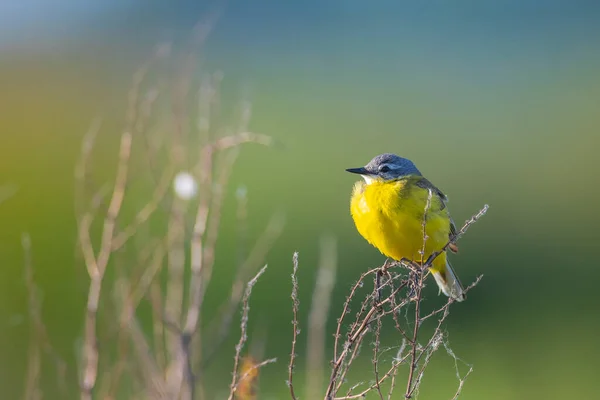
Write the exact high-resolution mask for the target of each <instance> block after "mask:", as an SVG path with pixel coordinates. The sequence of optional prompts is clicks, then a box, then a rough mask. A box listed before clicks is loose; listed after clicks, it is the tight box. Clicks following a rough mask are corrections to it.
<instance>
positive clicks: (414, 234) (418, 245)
mask: <svg viewBox="0 0 600 400" xmlns="http://www.w3.org/2000/svg"><path fill="white" fill-rule="evenodd" d="M346 171H348V172H351V173H353V174H358V175H361V176H362V178H363V179H362V180H359V181H357V182H356V183H355V184H354V188H353V190H352V197H351V199H350V213H351V215H352V219H353V220H354V224H355V225H356V229H357V230H358V232H359V233H360V234H361V235H362V236H363V237H364V238H365V239H366V240H367V242H369V243H370V244H371V245H373V246H374V247H375V248H377V249H378V250H379V251H380V252H381V253H382V254H383V255H385V256H386V257H389V258H391V259H393V260H396V261H402V260H404V259H408V260H411V261H413V262H416V263H421V262H423V261H424V260H427V259H428V257H429V256H430V255H431V254H432V253H434V252H437V251H441V253H440V254H439V255H438V256H437V257H436V258H435V259H434V260H433V263H432V264H431V266H430V267H429V271H430V272H431V274H432V275H433V277H434V278H435V281H436V283H437V285H438V287H439V289H440V291H441V292H443V293H444V294H445V295H446V296H448V297H450V298H452V299H454V300H456V301H463V300H464V299H465V298H466V296H465V293H464V288H463V286H462V284H461V282H460V280H459V278H458V276H457V275H456V272H454V269H453V268H452V266H451V265H450V262H449V261H448V257H447V250H450V251H452V252H454V253H456V252H458V247H457V246H456V245H455V244H454V243H452V242H451V239H452V238H453V237H454V236H455V235H456V233H457V230H456V225H455V224H454V221H453V220H452V217H451V216H450V212H449V211H448V206H447V202H448V198H447V197H446V195H445V194H444V193H442V191H441V190H439V189H438V188H437V187H435V186H434V185H433V184H432V183H431V182H430V181H429V180H427V179H426V178H425V177H424V176H423V175H422V174H421V172H420V171H419V170H418V169H417V167H416V165H415V164H414V163H413V162H412V161H410V160H409V159H406V158H403V157H400V156H398V155H396V154H391V153H384V154H380V155H378V156H375V157H374V158H373V159H372V160H371V161H369V163H368V164H367V165H365V166H364V167H360V168H348V169H346ZM428 204H429V207H428V206H427V205H428ZM426 209H427V212H426ZM424 214H425V216H426V219H425V233H424V232H423V224H424V222H423V217H424ZM424 241H425V247H424V249H425V251H424V252H423V242H424ZM448 243H450V244H449V245H447V244H448ZM421 253H423V254H421Z"/></svg>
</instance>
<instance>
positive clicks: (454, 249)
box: [416, 178, 458, 253]
mask: <svg viewBox="0 0 600 400" xmlns="http://www.w3.org/2000/svg"><path fill="white" fill-rule="evenodd" d="M416 185H417V186H419V187H421V188H423V189H431V190H432V191H433V193H435V194H436V195H437V196H438V197H439V198H440V202H441V204H442V206H441V208H440V210H443V209H445V208H446V203H447V202H448V197H447V196H446V195H445V194H444V193H443V192H442V191H441V190H440V189H438V188H437V187H435V185H434V184H433V183H431V182H430V181H429V180H428V179H426V178H421V179H419V180H418V181H417V182H416ZM448 218H449V219H450V233H449V235H448V239H450V240H452V239H453V238H454V236H456V233H457V230H456V225H455V224H454V220H453V219H452V217H451V216H450V212H448ZM448 249H450V251H452V252H453V253H458V246H457V245H456V244H455V243H451V244H450V245H449V246H448Z"/></svg>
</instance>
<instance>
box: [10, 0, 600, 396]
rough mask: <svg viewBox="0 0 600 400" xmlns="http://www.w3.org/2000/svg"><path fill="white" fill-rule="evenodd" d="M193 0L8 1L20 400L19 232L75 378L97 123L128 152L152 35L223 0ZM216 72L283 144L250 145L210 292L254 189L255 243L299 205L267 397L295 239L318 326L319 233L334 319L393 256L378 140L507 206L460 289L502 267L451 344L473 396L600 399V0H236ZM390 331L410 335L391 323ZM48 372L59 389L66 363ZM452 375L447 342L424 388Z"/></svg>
mask: <svg viewBox="0 0 600 400" xmlns="http://www.w3.org/2000/svg"><path fill="white" fill-rule="evenodd" d="M197 3H199V2H197V1H170V2H168V1H158V0H154V1H135V0H128V1H106V0H104V1H99V0H97V1H91V0H90V1H87V2H74V1H68V0H62V1H60V0H53V1H49V2H43V1H41V0H37V1H36V0H28V1H21V2H19V1H16V0H14V1H12V0H10V1H4V2H3V4H2V5H0V185H5V186H13V187H15V188H17V189H18V192H17V193H16V194H15V195H14V196H13V197H11V198H10V199H8V200H6V201H4V202H3V203H2V204H0V264H1V268H0V389H1V390H2V397H3V398H6V399H13V398H19V397H20V396H21V394H22V389H23V384H22V382H23V378H24V373H25V368H26V362H27V358H26V354H27V353H26V350H27V340H28V336H27V335H28V332H29V325H28V322H27V302H26V298H27V293H26V290H25V287H24V284H23V278H22V276H23V267H22V265H23V254H22V249H21V247H20V237H21V234H22V233H23V232H29V233H30V234H31V238H32V242H33V258H34V264H35V279H36V280H37V282H38V284H39V285H40V288H41V290H42V292H43V295H44V303H43V317H44V321H45V322H46V324H47V327H48V331H49V335H50V338H51V341H52V343H53V344H54V345H55V347H56V349H57V351H59V352H60V354H61V355H62V356H64V357H65V358H66V359H67V360H68V361H69V364H70V368H71V373H73V372H74V371H75V364H74V359H75V354H76V352H75V349H76V344H77V338H78V337H80V336H81V326H82V321H83V316H84V299H85V289H86V279H85V274H84V270H83V265H82V264H81V261H80V258H79V257H78V256H77V251H76V249H77V247H76V225H75V218H74V211H73V209H74V204H73V193H74V182H73V181H74V179H73V169H74V164H75V161H76V158H77V155H78V150H79V146H80V140H81V138H82V136H83V134H84V133H85V131H86V130H87V128H88V126H89V125H90V122H91V121H92V119H93V118H94V117H96V116H102V117H103V118H104V119H105V124H104V128H103V130H102V134H101V137H102V141H103V142H104V143H108V145H107V146H106V148H107V149H111V147H110V146H111V145H110V143H113V144H114V143H116V140H117V135H118V134H119V128H120V126H121V122H122V120H123V117H124V112H125V104H126V96H127V90H128V88H129V82H130V81H131V75H132V73H133V72H134V71H135V69H136V68H137V67H138V65H139V64H140V63H141V62H142V61H143V60H145V59H147V57H148V56H149V55H150V54H151V53H152V51H153V48H154V46H155V45H156V43H160V42H165V41H169V42H170V41H173V42H174V43H175V44H176V46H175V47H177V44H181V43H185V39H186V38H187V37H189V35H190V32H191V29H192V26H193V25H194V23H195V22H196V21H197V20H198V19H199V18H200V17H202V16H203V15H204V14H205V12H206V10H207V9H209V5H208V4H204V3H202V2H200V3H201V4H199V5H198V4H197ZM201 65H202V67H203V68H205V70H214V69H220V70H222V71H223V72H224V74H225V85H226V90H227V91H228V93H229V95H228V99H230V100H231V104H232V105H233V104H235V103H234V101H235V100H238V99H240V98H242V95H248V97H249V99H250V100H251V101H252V104H253V118H252V122H251V127H252V130H254V131H258V132H262V133H266V134H269V135H272V136H273V137H275V138H276V139H278V140H279V141H281V142H282V143H284V144H285V149H266V148H262V147H256V146H248V147H247V148H246V149H245V151H243V154H242V156H241V158H240V160H239V164H238V167H237V168H236V169H235V171H234V174H233V177H232V182H231V183H232V184H231V187H230V188H231V194H230V196H229V197H228V200H227V202H226V207H228V208H226V209H225V215H226V217H225V224H224V225H223V227H222V236H221V238H220V241H219V247H218V253H217V266H216V271H217V272H215V281H214V285H215V286H214V287H215V288H216V289H213V290H215V291H216V292H213V293H212V294H211V296H212V297H211V298H212V299H213V300H211V301H215V302H216V299H217V298H218V297H219V296H218V291H219V290H221V289H222V290H226V288H227V287H228V285H229V280H230V279H231V277H230V276H228V274H229V273H230V268H229V265H230V261H231V260H230V255H228V251H227V250H228V249H229V248H230V247H231V246H232V243H233V238H234V236H235V232H236V229H235V226H234V223H233V218H231V217H228V216H227V215H231V214H232V213H233V208H232V207H233V205H234V203H233V200H232V198H233V191H234V190H235V188H236V187H238V186H240V185H244V186H246V187H247V189H248V196H249V214H250V217H249V220H248V224H249V234H250V236H251V237H254V236H255V235H258V233H259V232H260V231H261V230H262V229H263V227H264V225H265V223H266V221H267V220H268V218H269V216H270V215H271V212H272V210H273V209H283V210H284V211H285V213H286V215H287V223H286V228H285V232H284V234H283V236H282V237H281V238H280V239H279V240H278V242H277V244H276V246H275V247H274V249H273V250H272V251H271V252H270V254H269V256H268V259H267V261H268V263H269V266H270V269H269V270H268V272H267V274H266V275H265V276H264V277H263V279H262V280H261V281H260V282H259V283H258V285H257V290H256V291H255V294H254V297H253V299H252V315H251V318H252V321H253V323H251V328H252V327H254V326H256V324H258V323H263V324H264V323H266V324H267V326H268V344H267V346H266V349H265V351H266V352H265V354H266V356H269V357H271V356H277V357H279V358H280V361H279V363H280V365H278V366H276V367H273V366H270V367H266V368H265V369H264V370H263V372H262V377H261V393H263V395H265V398H272V399H279V398H287V397H286V395H285V393H286V392H287V388H286V386H285V379H286V376H285V375H286V374H285V373H284V371H283V365H282V364H283V363H285V362H286V361H285V359H286V358H287V354H288V353H289V343H290V333H291V326H290V319H291V310H290V301H289V291H290V284H289V274H290V271H291V256H292V252H293V251H294V250H298V251H299V252H300V260H301V263H300V265H301V271H300V275H299V279H300V285H301V288H300V295H301V299H302V304H301V311H302V322H303V323H305V321H306V317H307V314H308V306H309V304H310V301H309V300H310V295H311V291H312V285H313V282H314V279H315V271H316V264H317V260H318V242H319V238H320V237H321V236H322V235H323V234H333V235H335V236H336V237H337V238H338V248H339V271H338V280H337V283H336V287H335V291H334V298H333V302H332V309H333V313H334V314H338V313H339V311H340V308H341V304H342V302H343V299H344V298H345V295H346V293H347V290H348V288H349V286H350V284H351V283H353V282H354V281H355V280H356V279H357V277H358V276H359V274H360V272H361V271H363V270H365V269H367V268H369V267H373V266H375V265H378V264H379V263H381V262H382V261H383V258H382V256H381V255H380V254H379V253H378V252H377V251H376V250H375V249H373V248H371V247H370V246H369V245H368V244H367V243H366V242H365V241H364V240H363V239H362V238H361V237H359V235H358V234H357V233H356V231H355V229H354V226H353V224H352V221H351V218H350V215H349V210H348V200H349V193H350V190H351V187H352V183H353V181H354V179H355V177H354V176H350V175H349V174H347V173H345V172H344V169H345V168H348V167H356V166H361V165H363V164H365V163H366V162H367V161H368V160H369V159H370V158H371V157H372V156H373V155H375V154H378V153H381V152H394V153H398V154H400V155H403V156H405V157H408V158H410V159H412V160H413V161H415V163H416V164H417V165H418V166H419V168H420V169H421V171H422V172H423V173H424V174H425V175H426V176H427V177H428V178H429V179H430V180H432V181H433V182H434V183H435V184H436V185H437V186H439V187H440V188H441V189H442V190H443V191H445V192H446V193H447V194H448V195H449V197H450V199H451V203H450V207H451V210H452V213H453V216H454V218H455V220H456V221H457V222H462V221H463V220H464V219H466V218H468V217H469V216H470V215H471V214H472V213H473V212H475V211H476V210H478V209H479V208H480V207H481V206H482V205H483V204H484V203H488V204H490V206H491V208H490V211H489V213H488V215H487V216H486V217H485V218H483V219H482V220H481V221H480V222H479V223H478V224H476V225H475V226H474V227H473V228H472V230H471V231H470V232H469V233H468V234H467V235H466V236H465V238H464V239H463V240H462V241H461V243H460V246H461V253H460V254H459V255H458V256H454V257H453V259H452V260H453V264H454V265H455V266H456V268H457V270H458V271H459V273H460V276H461V278H462V280H463V282H465V283H469V282H471V281H472V280H473V279H474V278H475V277H476V276H477V275H478V274H484V275H485V277H484V280H483V281H482V282H481V283H480V285H479V286H478V287H476V288H475V289H474V290H473V291H472V292H471V293H470V294H469V300H468V301H467V302H465V303H463V304H459V305H457V306H456V307H455V308H454V311H453V312H452V314H451V316H450V318H449V320H448V323H447V329H448V331H449V332H450V342H451V344H452V347H453V349H454V351H455V352H456V354H457V355H458V356H459V357H461V358H462V359H463V360H465V361H466V362H467V363H469V364H473V365H474V372H473V374H472V375H471V376H470V377H469V379H468V380H467V383H466V385H465V389H464V392H463V396H462V397H461V398H463V399H465V400H470V399H471V400H472V399H490V400H494V399H507V398H510V399H559V398H560V399H565V398H568V399H595V398H600V389H599V388H598V384H597V374H598V371H600V361H599V357H600V345H599V344H598V337H599V329H600V309H599V305H600V302H599V301H598V292H597V281H598V279H600V272H599V269H598V267H600V265H599V263H598V261H597V248H598V245H597V239H596V235H595V233H596V232H597V228H594V227H597V226H598V225H599V224H600V212H598V203H599V199H600V197H599V195H600V190H599V189H598V186H599V181H598V173H599V172H600V168H599V162H598V161H597V155H596V153H597V150H598V148H600V147H599V146H600V132H599V126H600V112H599V110H600V5H599V4H598V3H596V2H591V1H570V2H567V1H553V0H550V1H546V2H544V3H543V4H542V3H541V2H538V1H533V0H525V1H513V0H506V1H502V2H495V1H468V0H457V1H453V2H447V1H429V2H403V1H379V2H367V1H356V0H344V1H342V0H330V1H320V0H307V1H302V2H300V1H296V2H287V3H286V2H280V1H269V0H257V1H252V2H249V1H241V0H239V1H230V2H229V4H228V6H227V7H226V11H225V13H224V14H223V15H222V17H221V18H220V19H219V21H218V23H217V26H216V28H215V30H214V31H213V33H212V34H211V37H210V39H209V41H208V43H207V45H206V46H205V48H204V51H203V53H202V64H201ZM106 151H107V153H106V154H102V155H101V157H102V159H103V160H105V161H104V162H106V166H107V168H109V166H110V165H112V164H111V163H112V162H113V161H114V160H113V159H112V158H111V154H112V153H109V152H108V151H109V150H106ZM219 268H221V271H224V272H222V273H219ZM215 293H216V294H215ZM431 293H432V296H431V298H432V300H431V301H432V302H434V303H435V302H437V303H440V304H441V302H442V301H443V299H442V298H438V297H436V296H434V295H433V291H432V292H431ZM332 319H333V318H332ZM257 320H258V322H256V321H257ZM234 336H235V335H234ZM304 340H305V337H304V336H303V335H302V336H301V347H300V352H299V353H300V354H301V356H300V358H299V377H298V381H299V382H303V376H302V371H303V370H302V366H303V354H304V343H305V342H304ZM386 340H388V343H394V341H398V338H395V337H394V335H393V332H389V333H388V335H387V336H386ZM232 343H233V342H232ZM230 348H231V349H232V348H233V344H231V346H230ZM328 354H329V353H328ZM327 357H329V355H328V356H327ZM44 368H45V372H44V374H43V377H44V378H43V384H44V387H45V388H47V390H48V393H51V394H50V397H49V398H53V397H52V396H55V395H52V393H56V392H55V388H54V385H53V380H54V375H53V373H52V371H50V369H51V368H52V363H51V362H49V361H46V362H45V364H44ZM365 368H367V366H365ZM230 369H231V358H230V357H229V353H227V355H226V357H223V358H222V360H221V361H220V362H219V363H218V365H215V367H214V370H213V371H214V373H213V374H212V375H213V377H214V379H211V382H212V383H211V387H210V389H211V390H215V391H216V388H217V387H222V388H225V387H226V385H227V383H228V382H229V379H230V375H229V373H228V372H227V371H229V370H230ZM369 373H370V372H369ZM358 376H360V374H359V375H358ZM363 379H365V378H363ZM367 380H368V379H367ZM71 383H72V385H73V387H71V388H70V389H69V390H70V392H69V393H72V394H75V393H76V383H75V382H74V381H73V382H71ZM456 383H457V382H456V378H455V375H454V370H453V367H452V366H451V363H450V362H449V358H448V357H447V356H446V355H445V353H443V351H441V352H440V353H439V354H438V355H437V356H436V357H435V358H434V360H433V362H432V367H431V370H430V372H429V373H428V375H426V376H425V379H424V382H423V388H422V390H421V396H420V398H422V399H445V398H450V397H451V395H452V394H453V393H454V390H455V386H456ZM214 393H217V392H214Z"/></svg>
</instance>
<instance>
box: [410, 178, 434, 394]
mask: <svg viewBox="0 0 600 400" xmlns="http://www.w3.org/2000/svg"><path fill="white" fill-rule="evenodd" d="M432 196H433V191H432V190H431V189H429V195H428V196H427V202H426V203H425V210H423V222H422V229H423V233H422V234H423V245H422V247H421V251H420V253H421V265H423V260H424V258H425V249H426V243H427V239H428V237H427V213H429V210H430V208H431V197H432ZM424 271H425V269H424V268H421V269H420V270H419V272H418V274H416V278H415V280H416V282H415V285H414V290H415V291H416V300H415V325H414V327H413V336H412V340H411V343H410V346H411V353H410V369H409V372H408V380H407V382H406V393H405V395H404V397H405V398H407V399H410V397H411V393H412V391H413V387H412V384H413V375H414V373H415V369H416V368H417V346H418V343H417V340H418V335H419V327H420V326H421V322H420V321H421V294H422V290H423V277H424Z"/></svg>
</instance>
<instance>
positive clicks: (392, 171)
mask: <svg viewBox="0 0 600 400" xmlns="http://www.w3.org/2000/svg"><path fill="white" fill-rule="evenodd" d="M346 171H348V172H352V173H353V174H359V175H361V176H362V177H363V179H364V180H365V182H367V184H369V183H372V182H374V181H393V180H395V179H400V178H402V177H404V176H408V175H421V172H419V170H418V169H417V167H416V166H415V164H414V163H413V162H412V161H410V160H408V159H406V158H402V157H400V156H397V155H395V154H391V153H384V154H380V155H378V156H375V157H374V158H373V159H372V160H371V161H369V163H368V164H367V165H365V166H364V167H360V168H348V169H347V170H346Z"/></svg>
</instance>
